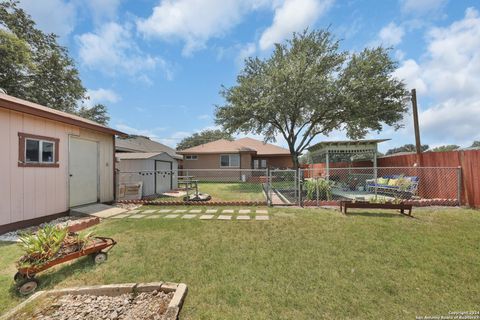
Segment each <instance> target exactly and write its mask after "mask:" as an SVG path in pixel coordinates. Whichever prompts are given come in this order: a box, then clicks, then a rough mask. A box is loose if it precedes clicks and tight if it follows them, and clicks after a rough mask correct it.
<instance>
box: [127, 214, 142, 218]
mask: <svg viewBox="0 0 480 320" xmlns="http://www.w3.org/2000/svg"><path fill="white" fill-rule="evenodd" d="M143 217H145V215H144V214H133V215H131V216H130V217H129V218H130V219H140V218H143Z"/></svg>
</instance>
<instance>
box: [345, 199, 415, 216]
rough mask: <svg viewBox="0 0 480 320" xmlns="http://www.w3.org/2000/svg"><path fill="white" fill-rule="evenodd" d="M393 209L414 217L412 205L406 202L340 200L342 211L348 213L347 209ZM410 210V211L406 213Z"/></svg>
mask: <svg viewBox="0 0 480 320" xmlns="http://www.w3.org/2000/svg"><path fill="white" fill-rule="evenodd" d="M353 208H355V209H393V210H400V214H403V215H406V216H409V217H412V205H411V204H405V203H370V202H366V201H355V202H353V201H340V212H342V213H344V214H347V209H353ZM405 211H408V213H405Z"/></svg>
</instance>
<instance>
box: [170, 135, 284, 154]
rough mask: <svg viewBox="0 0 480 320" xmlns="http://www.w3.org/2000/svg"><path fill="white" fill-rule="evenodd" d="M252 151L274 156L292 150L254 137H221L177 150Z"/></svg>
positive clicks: (201, 151)
mask: <svg viewBox="0 0 480 320" xmlns="http://www.w3.org/2000/svg"><path fill="white" fill-rule="evenodd" d="M239 152H252V153H256V154H257V155H264V156H274V155H290V151H289V150H287V149H285V148H282V147H279V146H276V145H274V144H271V143H264V142H263V141H260V140H256V139H252V138H241V139H237V140H233V141H229V140H226V139H220V140H216V141H212V142H209V143H205V144H201V145H199V146H196V147H192V148H188V149H185V150H180V151H177V153H179V154H201V153H203V154H208V153H239Z"/></svg>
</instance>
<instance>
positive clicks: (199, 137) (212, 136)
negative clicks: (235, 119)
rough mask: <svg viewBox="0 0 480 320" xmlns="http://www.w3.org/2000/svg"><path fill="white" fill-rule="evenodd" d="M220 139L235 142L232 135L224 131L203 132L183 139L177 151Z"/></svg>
mask: <svg viewBox="0 0 480 320" xmlns="http://www.w3.org/2000/svg"><path fill="white" fill-rule="evenodd" d="M219 139H226V140H230V141H231V140H233V137H232V135H231V134H229V133H228V132H225V131H223V130H203V131H201V132H200V133H194V134H192V135H191V136H190V137H186V138H184V139H182V141H180V142H179V143H178V144H177V150H185V149H188V148H192V147H195V146H198V145H201V144H204V143H208V142H212V141H215V140H219Z"/></svg>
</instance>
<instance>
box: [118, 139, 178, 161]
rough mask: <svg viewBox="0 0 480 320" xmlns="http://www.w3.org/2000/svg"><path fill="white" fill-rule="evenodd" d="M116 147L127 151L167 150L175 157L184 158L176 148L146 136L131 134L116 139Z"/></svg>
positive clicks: (157, 151) (150, 151)
mask: <svg viewBox="0 0 480 320" xmlns="http://www.w3.org/2000/svg"><path fill="white" fill-rule="evenodd" d="M115 149H116V151H125V152H143V153H152V152H156V153H159V152H165V153H168V154H169V155H170V156H171V157H173V158H175V159H182V156H181V155H179V154H177V152H176V151H175V149H173V148H170V147H169V146H166V145H164V144H162V143H160V142H157V141H153V140H151V139H150V138H148V137H144V136H137V135H130V136H127V137H124V138H119V139H116V140H115Z"/></svg>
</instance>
